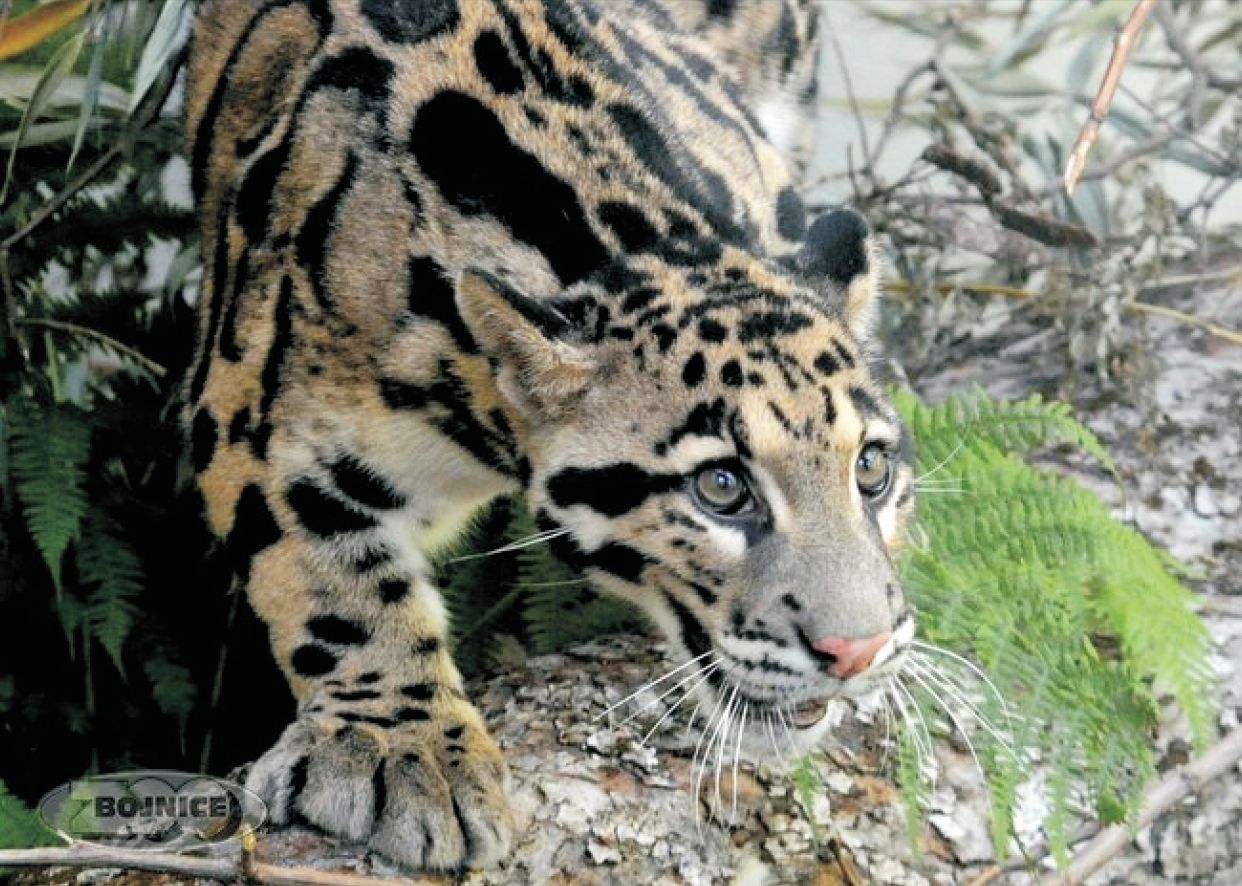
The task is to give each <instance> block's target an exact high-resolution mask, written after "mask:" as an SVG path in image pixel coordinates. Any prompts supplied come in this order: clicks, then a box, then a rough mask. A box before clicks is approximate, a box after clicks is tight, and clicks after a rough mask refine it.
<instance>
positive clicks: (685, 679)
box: [617, 659, 720, 728]
mask: <svg viewBox="0 0 1242 886" xmlns="http://www.w3.org/2000/svg"><path fill="white" fill-rule="evenodd" d="M709 664H711V665H713V666H719V665H720V660H719V659H718V660H716V661H715V662H709ZM701 671H702V668H698V669H696V670H695V671H694V672H692V673H691V674H690V676H688V677H683V678H682V679H681V680H678V681H677V683H675V684H674V685H673V686H672V688H670V689H666V690H664V691H663V692H662V693H660V694H659V695H658V696H656V697H655V698H653V699H651V700H650V701H648V702H647V703H646V704H644V705H643V706H642V707H641V708H638V709H637V710H635V711H633V712H631V713H630V715H629V716H628V717H626V718H625V719H624V720H622V721H621V722H620V723H618V724H617V727H618V728H620V727H621V726H624V725H625V724H626V723H629V722H630V721H631V720H633V719H634V718H635V717H637V716H639V715H640V714H641V713H642V712H643V711H645V710H647V708H649V707H651V706H652V705H656V704H659V703H660V702H662V701H664V699H666V698H668V697H669V696H670V695H672V694H673V693H674V692H676V691H677V690H678V689H680V688H681V687H683V686H685V685H686V684H687V683H689V682H690V681H691V680H693V679H695V678H696V677H698V676H699V674H700V673H701Z"/></svg>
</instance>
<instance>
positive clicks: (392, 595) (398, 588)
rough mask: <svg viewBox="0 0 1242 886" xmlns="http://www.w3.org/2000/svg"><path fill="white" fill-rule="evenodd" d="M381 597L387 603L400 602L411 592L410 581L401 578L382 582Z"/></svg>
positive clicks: (379, 589)
mask: <svg viewBox="0 0 1242 886" xmlns="http://www.w3.org/2000/svg"><path fill="white" fill-rule="evenodd" d="M378 591H379V598H380V600H382V601H383V602H385V603H399V602H401V601H402V600H404V599H405V598H406V597H407V596H408V595H409V593H410V583H409V582H408V581H402V580H401V579H399V578H394V579H390V580H389V581H385V582H381V583H380V586H379V588H378Z"/></svg>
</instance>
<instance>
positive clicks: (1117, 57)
mask: <svg viewBox="0 0 1242 886" xmlns="http://www.w3.org/2000/svg"><path fill="white" fill-rule="evenodd" d="M1155 2H1156V0H1138V3H1136V4H1135V5H1134V9H1133V11H1131V13H1130V18H1129V19H1128V20H1127V21H1126V23H1125V25H1123V26H1122V28H1121V30H1120V31H1118V32H1117V39H1116V41H1115V42H1114V43H1113V54H1112V56H1111V57H1110V58H1109V60H1108V67H1107V68H1106V69H1105V71H1104V79H1103V80H1102V81H1101V82H1100V90H1099V92H1097V93H1096V95H1095V101H1093V102H1092V103H1091V115H1090V116H1089V117H1088V118H1087V122H1086V123H1084V124H1083V127H1082V129H1081V130H1080V131H1079V133H1078V138H1077V139H1075V140H1074V147H1073V148H1072V149H1071V150H1070V153H1069V159H1068V160H1067V161H1066V164H1065V175H1064V176H1063V177H1062V184H1063V185H1064V187H1065V193H1066V194H1067V195H1069V194H1072V193H1074V188H1076V187H1077V186H1078V183H1079V181H1081V179H1082V172H1083V170H1084V169H1086V167H1087V155H1088V154H1089V153H1091V146H1092V145H1094V144H1095V140H1096V139H1097V138H1098V137H1099V135H1100V126H1101V124H1103V122H1104V118H1105V117H1107V116H1108V109H1109V108H1110V107H1112V104H1113V96H1114V95H1116V94H1117V84H1119V83H1120V82H1121V74H1122V72H1123V71H1125V68H1126V62H1128V61H1129V60H1130V53H1131V52H1133V51H1134V45H1135V43H1137V42H1138V35H1139V32H1141V31H1142V30H1143V24H1144V22H1146V21H1147V16H1148V14H1149V13H1150V12H1151V8H1152V6H1153V5H1154V4H1155Z"/></svg>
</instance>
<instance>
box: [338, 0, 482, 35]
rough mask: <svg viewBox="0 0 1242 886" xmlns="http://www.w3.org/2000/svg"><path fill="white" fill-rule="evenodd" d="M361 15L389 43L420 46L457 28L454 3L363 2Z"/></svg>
mask: <svg viewBox="0 0 1242 886" xmlns="http://www.w3.org/2000/svg"><path fill="white" fill-rule="evenodd" d="M362 14H363V15H364V16H365V17H366V19H367V21H369V22H370V23H371V27H373V28H375V30H377V31H379V33H380V36H381V37H383V38H384V39H385V40H387V41H388V42H390V43H410V44H412V43H421V42H423V41H424V40H431V39H434V38H436V37H439V36H440V35H442V34H447V33H448V32H450V31H452V30H453V29H454V28H456V27H457V23H458V22H459V21H461V14H460V12H458V9H457V0H430V2H429V0H362Z"/></svg>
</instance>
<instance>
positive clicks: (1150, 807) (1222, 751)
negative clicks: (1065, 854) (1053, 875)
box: [1062, 727, 1242, 886]
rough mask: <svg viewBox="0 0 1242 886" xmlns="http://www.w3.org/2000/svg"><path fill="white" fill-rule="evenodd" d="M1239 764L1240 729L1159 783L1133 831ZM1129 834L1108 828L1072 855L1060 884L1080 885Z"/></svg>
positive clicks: (1126, 830)
mask: <svg viewBox="0 0 1242 886" xmlns="http://www.w3.org/2000/svg"><path fill="white" fill-rule="evenodd" d="M1239 760H1242V727H1238V728H1236V729H1234V730H1233V731H1232V732H1230V733H1229V734H1228V735H1226V736H1225V737H1224V738H1222V739H1221V740H1220V741H1218V742H1217V743H1216V744H1214V745H1212V747H1211V748H1209V749H1208V751H1207V752H1206V753H1204V754H1203V755H1202V756H1200V757H1198V758H1196V759H1195V760H1194V761H1192V762H1190V763H1187V764H1186V765H1185V766H1181V767H1178V768H1177V769H1175V770H1174V771H1172V772H1170V773H1169V774H1167V775H1166V776H1165V777H1164V778H1162V779H1160V781H1159V782H1157V783H1156V785H1155V786H1154V787H1153V788H1152V789H1151V790H1149V791H1148V792H1147V795H1146V797H1145V798H1144V801H1143V808H1142V810H1141V811H1140V812H1139V815H1138V820H1137V821H1135V822H1134V825H1133V827H1136V828H1142V827H1146V826H1147V825H1149V824H1151V822H1152V821H1154V820H1155V819H1156V818H1158V817H1159V816H1161V815H1163V814H1164V813H1165V812H1167V811H1168V810H1169V809H1171V808H1172V807H1173V805H1174V804H1175V803H1177V802H1178V801H1180V800H1182V799H1184V798H1185V797H1189V796H1191V795H1192V794H1197V793H1199V792H1200V791H1202V790H1203V787H1204V785H1206V784H1207V783H1208V782H1209V781H1211V780H1212V779H1214V778H1216V777H1218V776H1220V775H1223V774H1224V773H1225V772H1227V771H1229V770H1230V769H1232V768H1233V767H1234V766H1235V765H1236V764H1237V763H1238V761H1239ZM1131 833H1132V830H1131V826H1127V825H1110V826H1109V827H1107V828H1105V829H1104V830H1102V831H1100V833H1099V834H1098V835H1097V836H1096V837H1095V838H1094V839H1092V840H1091V841H1090V842H1088V843H1087V844H1086V845H1085V846H1083V847H1081V848H1080V849H1079V850H1078V851H1077V852H1076V853H1074V856H1073V858H1071V859H1070V863H1069V866H1068V867H1067V868H1066V869H1065V871H1064V872H1063V873H1062V878H1063V879H1062V882H1063V883H1064V884H1066V886H1073V884H1076V883H1081V882H1083V881H1084V880H1085V879H1086V878H1087V877H1089V876H1090V875H1091V874H1093V873H1094V872H1096V871H1098V870H1099V869H1100V868H1101V867H1103V866H1104V865H1105V864H1107V863H1108V862H1109V861H1110V860H1111V859H1112V858H1113V857H1114V856H1115V855H1116V854H1117V853H1118V852H1120V851H1121V850H1122V849H1123V848H1125V845H1126V844H1127V843H1128V842H1130V835H1131Z"/></svg>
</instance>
